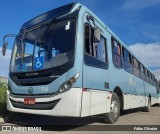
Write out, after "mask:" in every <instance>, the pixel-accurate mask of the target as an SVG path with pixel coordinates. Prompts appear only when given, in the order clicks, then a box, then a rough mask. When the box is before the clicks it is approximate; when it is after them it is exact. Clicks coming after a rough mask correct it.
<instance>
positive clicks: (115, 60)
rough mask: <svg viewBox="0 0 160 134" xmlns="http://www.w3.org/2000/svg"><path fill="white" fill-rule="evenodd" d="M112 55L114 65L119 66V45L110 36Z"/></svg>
mask: <svg viewBox="0 0 160 134" xmlns="http://www.w3.org/2000/svg"><path fill="white" fill-rule="evenodd" d="M112 56H113V64H114V65H115V66H116V67H119V68H121V66H122V62H121V45H120V44H119V43H118V42H117V41H116V40H114V39H113V38H112Z"/></svg>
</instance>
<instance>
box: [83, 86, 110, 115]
mask: <svg viewBox="0 0 160 134" xmlns="http://www.w3.org/2000/svg"><path fill="white" fill-rule="evenodd" d="M110 103H111V94H110V93H109V92H106V91H98V90H91V89H88V90H87V91H83V97H82V112H81V117H85V116H89V115H97V114H102V113H108V112H110Z"/></svg>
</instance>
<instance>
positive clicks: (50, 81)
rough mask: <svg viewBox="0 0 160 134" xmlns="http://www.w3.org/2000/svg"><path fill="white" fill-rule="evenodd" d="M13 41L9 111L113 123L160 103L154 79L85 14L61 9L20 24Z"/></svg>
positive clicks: (80, 9) (74, 5)
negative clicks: (124, 112)
mask: <svg viewBox="0 0 160 134" xmlns="http://www.w3.org/2000/svg"><path fill="white" fill-rule="evenodd" d="M10 36H12V37H13V36H15V37H16V39H15V43H14V46H13V50H12V56H11V61H10V68H9V69H10V70H9V81H8V91H7V109H8V110H9V111H14V112H21V113H30V114H39V115H49V116H68V117H86V116H92V115H103V117H104V121H105V122H107V123H115V122H116V121H117V120H118V118H119V115H120V109H122V110H126V109H132V108H138V107H143V108H144V111H149V110H150V107H151V105H153V104H155V103H157V102H158V99H157V89H156V80H155V76H154V75H153V74H152V73H151V71H150V70H149V69H148V68H147V67H146V66H144V65H143V64H142V63H141V62H140V61H139V60H138V59H137V58H136V56H135V55H134V54H133V53H131V52H130V50H129V49H128V48H127V47H126V46H125V44H124V43H123V42H122V41H121V40H120V39H119V38H118V37H117V36H116V35H115V34H114V33H113V32H112V31H111V30H110V29H109V28H108V27H107V26H106V25H105V24H104V23H103V22H102V21H101V20H100V19H99V18H98V17H97V16H96V15H95V14H94V13H92V12H91V11H90V10H89V9H88V8H86V7H85V6H84V5H82V4H80V3H72V4H69V5H65V6H62V7H59V8H56V9H54V10H51V11H49V12H47V13H44V14H42V15H40V16H38V17H35V18H33V19H31V20H30V21H28V22H26V23H25V24H23V26H22V27H21V29H20V32H19V34H18V35H6V36H5V37H4V45H3V54H4V55H5V50H6V48H7V42H5V39H6V37H10Z"/></svg>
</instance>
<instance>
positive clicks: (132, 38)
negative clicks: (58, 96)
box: [0, 0, 160, 77]
mask: <svg viewBox="0 0 160 134" xmlns="http://www.w3.org/2000/svg"><path fill="white" fill-rule="evenodd" d="M71 2H74V1H73V0H1V3H0V76H5V77H7V76H8V70H9V67H8V66H9V59H10V53H11V49H12V46H13V43H11V42H13V41H14V40H13V39H12V40H11V39H9V42H10V43H9V45H8V50H7V53H6V56H5V57H3V56H2V54H1V47H2V44H3V43H2V40H3V36H4V35H5V34H9V33H12V34H18V32H19V30H20V28H21V26H22V24H23V23H25V22H26V21H28V20H30V19H32V18H34V17H36V16H38V15H40V14H42V13H44V12H47V11H49V10H52V9H54V8H56V7H59V6H62V5H65V4H68V3H71ZM76 2H80V3H82V4H84V5H85V6H86V7H88V8H89V9H90V10H91V11H93V12H94V13H95V14H96V15H97V16H98V17H99V18H100V19H101V20H102V21H103V22H104V23H105V24H106V25H107V26H108V27H109V28H110V29H111V30H112V31H113V32H114V33H115V34H116V35H117V36H118V37H119V38H120V39H121V40H122V41H123V42H124V43H125V44H126V45H127V46H128V47H129V48H130V49H131V50H132V51H133V52H134V54H135V55H136V56H137V57H138V58H139V59H140V60H141V61H142V62H143V63H144V64H145V65H146V66H148V67H149V68H150V69H151V70H152V72H153V73H154V74H155V75H156V76H159V75H160V0H77V1H76Z"/></svg>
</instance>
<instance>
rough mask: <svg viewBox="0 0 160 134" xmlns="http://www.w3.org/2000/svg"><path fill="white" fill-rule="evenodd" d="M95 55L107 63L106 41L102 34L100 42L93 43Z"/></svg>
mask: <svg viewBox="0 0 160 134" xmlns="http://www.w3.org/2000/svg"><path fill="white" fill-rule="evenodd" d="M93 56H94V57H95V58H97V59H98V60H100V61H102V62H105V63H107V58H106V57H107V56H106V41H105V39H104V38H103V37H102V36H101V40H100V42H99V43H93Z"/></svg>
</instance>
